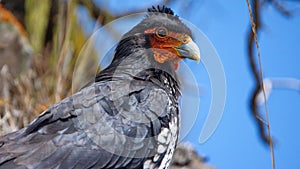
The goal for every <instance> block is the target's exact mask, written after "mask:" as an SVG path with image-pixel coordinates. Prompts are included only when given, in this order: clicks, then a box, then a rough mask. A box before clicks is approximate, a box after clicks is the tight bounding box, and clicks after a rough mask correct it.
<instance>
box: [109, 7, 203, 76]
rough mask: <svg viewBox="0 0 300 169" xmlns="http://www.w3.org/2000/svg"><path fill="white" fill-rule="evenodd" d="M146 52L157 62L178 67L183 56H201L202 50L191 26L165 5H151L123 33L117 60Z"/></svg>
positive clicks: (195, 57)
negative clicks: (139, 18)
mask: <svg viewBox="0 0 300 169" xmlns="http://www.w3.org/2000/svg"><path fill="white" fill-rule="evenodd" d="M145 49H146V50H145ZM141 50H143V51H141ZM133 53H140V54H139V55H138V54H133ZM145 53H147V56H146V57H148V60H151V61H152V62H155V64H156V66H157V65H163V66H172V67H173V68H174V70H176V69H177V68H178V62H179V61H180V60H181V59H185V58H187V59H192V60H196V61H199V60H200V50H199V48H198V46H197V45H196V43H195V42H194V41H193V38H192V33H191V30H190V29H189V28H188V27H187V26H186V25H185V24H184V23H183V22H182V21H181V20H180V19H179V17H178V16H176V15H174V12H173V11H172V10H171V9H170V8H167V7H164V6H163V7H159V6H158V7H157V8H155V7H152V8H149V9H148V13H147V15H146V17H145V18H144V19H143V20H142V21H141V22H140V23H139V24H138V25H136V26H135V27H134V28H132V29H131V30H130V31H129V32H128V33H126V34H125V35H124V36H123V38H122V40H121V42H120V43H119V45H118V47H117V49H116V54H115V58H114V60H121V59H122V58H124V57H126V58H130V57H131V62H134V60H139V57H141V54H143V56H145Z"/></svg>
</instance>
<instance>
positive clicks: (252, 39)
mask: <svg viewBox="0 0 300 169" xmlns="http://www.w3.org/2000/svg"><path fill="white" fill-rule="evenodd" d="M246 1H247V4H248V10H249V14H250V19H251V29H250V32H249V36H248V37H249V43H248V53H249V59H250V64H251V69H252V72H253V74H254V77H255V81H256V87H255V89H254V92H253V95H252V99H251V110H252V113H253V116H254V117H255V119H256V122H257V123H258V126H259V130H260V134H261V136H262V138H263V140H264V141H265V142H266V143H268V144H269V146H270V153H271V159H272V168H273V169H275V157H274V149H273V140H272V137H271V127H270V120H269V113H268V105H267V102H266V100H267V98H266V92H265V88H264V81H263V71H262V63H261V57H260V48H259V43H258V39H257V31H258V30H259V28H260V27H261V22H260V15H259V12H260V5H259V0H253V1H252V2H253V6H254V7H253V9H254V13H252V8H251V5H250V2H249V0H246ZM254 43H255V45H256V49H257V56H258V62H259V71H258V70H257V69H256V65H255V61H254V55H253V49H252V45H253V44H254ZM260 89H262V91H263V95H264V100H265V111H266V123H267V124H266V125H267V129H268V130H267V133H266V132H265V130H264V124H265V123H264V121H262V120H261V119H262V118H261V117H260V116H259V113H258V109H257V105H256V97H257V95H258V94H259V92H260Z"/></svg>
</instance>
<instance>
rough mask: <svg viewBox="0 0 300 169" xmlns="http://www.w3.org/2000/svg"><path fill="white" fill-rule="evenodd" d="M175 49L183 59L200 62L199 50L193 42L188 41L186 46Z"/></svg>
mask: <svg viewBox="0 0 300 169" xmlns="http://www.w3.org/2000/svg"><path fill="white" fill-rule="evenodd" d="M175 49H176V50H177V52H178V53H179V54H180V56H181V57H183V58H188V59H191V60H196V61H198V62H199V61H200V50H199V48H198V46H197V44H196V43H195V42H194V41H193V40H190V41H189V42H188V43H186V44H182V45H180V46H178V47H175Z"/></svg>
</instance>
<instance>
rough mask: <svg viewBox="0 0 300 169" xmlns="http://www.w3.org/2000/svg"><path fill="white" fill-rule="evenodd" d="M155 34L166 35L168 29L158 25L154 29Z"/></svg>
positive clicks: (161, 36)
mask: <svg viewBox="0 0 300 169" xmlns="http://www.w3.org/2000/svg"><path fill="white" fill-rule="evenodd" d="M156 35H157V36H158V37H160V38H163V37H166V36H167V35H168V30H167V29H166V28H164V27H159V28H158V29H157V30H156Z"/></svg>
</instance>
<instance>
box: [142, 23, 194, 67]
mask: <svg viewBox="0 0 300 169" xmlns="http://www.w3.org/2000/svg"><path fill="white" fill-rule="evenodd" d="M161 28H162V29H165V28H163V27H159V28H152V29H148V30H146V31H145V32H144V33H145V34H146V35H147V34H148V35H150V45H151V49H152V51H153V56H154V59H155V61H157V62H158V63H164V62H166V61H172V62H173V63H174V67H175V69H176V70H177V69H178V62H179V61H180V60H181V59H182V56H180V54H179V53H178V51H177V50H176V47H177V46H180V45H182V44H185V43H188V42H189V41H190V39H191V38H190V37H189V36H188V35H186V34H181V33H177V32H172V31H167V30H166V29H165V30H166V36H160V35H159V34H158V30H159V29H161Z"/></svg>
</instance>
